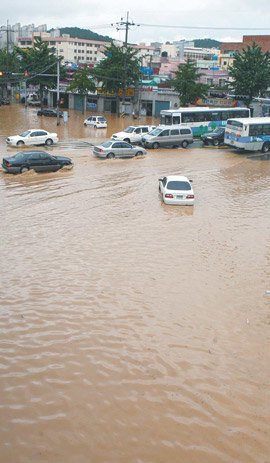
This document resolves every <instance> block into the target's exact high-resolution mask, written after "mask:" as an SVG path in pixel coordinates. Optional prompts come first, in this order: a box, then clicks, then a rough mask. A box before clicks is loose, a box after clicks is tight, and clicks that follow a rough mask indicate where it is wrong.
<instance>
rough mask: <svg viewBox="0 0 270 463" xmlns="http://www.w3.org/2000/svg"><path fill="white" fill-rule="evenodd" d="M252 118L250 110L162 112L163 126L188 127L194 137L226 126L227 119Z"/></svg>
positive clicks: (182, 110) (182, 109)
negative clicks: (184, 125)
mask: <svg viewBox="0 0 270 463" xmlns="http://www.w3.org/2000/svg"><path fill="white" fill-rule="evenodd" d="M242 117H250V109H249V108H210V107H207V106H202V107H201V108H195V107H194V108H179V109H163V110H161V111H160V124H161V125H174V124H177V125H180V124H181V125H183V124H186V125H188V126H189V127H190V128H191V129H192V132H193V135H194V137H200V136H201V135H203V134H204V133H207V132H212V131H213V130H214V129H215V128H216V127H219V126H221V125H223V126H225V125H226V121H227V119H231V118H242Z"/></svg>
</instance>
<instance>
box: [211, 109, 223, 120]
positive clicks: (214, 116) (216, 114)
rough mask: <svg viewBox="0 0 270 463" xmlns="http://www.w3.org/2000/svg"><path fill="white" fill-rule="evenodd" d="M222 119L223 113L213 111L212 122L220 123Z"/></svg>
mask: <svg viewBox="0 0 270 463" xmlns="http://www.w3.org/2000/svg"><path fill="white" fill-rule="evenodd" d="M220 118H221V113H220V111H219V112H218V111H215V112H214V111H213V112H212V113H211V121H219V120H220Z"/></svg>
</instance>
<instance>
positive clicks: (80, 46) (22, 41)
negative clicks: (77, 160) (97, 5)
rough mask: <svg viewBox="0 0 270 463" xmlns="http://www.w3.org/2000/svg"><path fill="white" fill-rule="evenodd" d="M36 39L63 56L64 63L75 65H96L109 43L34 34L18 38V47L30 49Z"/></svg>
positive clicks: (67, 36)
mask: <svg viewBox="0 0 270 463" xmlns="http://www.w3.org/2000/svg"><path fill="white" fill-rule="evenodd" d="M37 37H41V39H42V40H43V41H44V42H49V45H50V46H51V47H53V48H54V50H55V53H56V54H58V55H61V56H63V60H64V61H68V62H72V63H77V64H95V63H97V62H98V61H100V60H101V59H102V58H103V57H104V55H103V53H102V52H103V50H104V47H105V46H108V45H110V42H103V41H101V40H100V41H98V40H86V39H76V38H71V37H70V36H69V35H68V34H64V35H63V36H62V37H51V35H50V34H49V33H44V32H40V33H38V32H34V33H33V34H32V36H31V37H20V38H19V39H18V47H20V48H23V49H27V48H32V47H33V46H34V40H35V38H37Z"/></svg>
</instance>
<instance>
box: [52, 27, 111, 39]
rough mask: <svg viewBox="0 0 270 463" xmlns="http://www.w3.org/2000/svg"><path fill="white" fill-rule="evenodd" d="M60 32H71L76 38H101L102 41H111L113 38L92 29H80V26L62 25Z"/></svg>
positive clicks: (71, 35)
mask: <svg viewBox="0 0 270 463" xmlns="http://www.w3.org/2000/svg"><path fill="white" fill-rule="evenodd" d="M60 34H61V35H63V34H69V35H70V37H72V38H74V39H75V38H76V39H87V40H100V41H102V42H111V41H112V40H113V39H112V38H111V37H108V36H107V35H106V36H104V35H100V34H97V33H96V32H92V31H90V29H80V28H79V27H61V28H60Z"/></svg>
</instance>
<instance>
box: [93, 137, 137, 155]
mask: <svg viewBox="0 0 270 463" xmlns="http://www.w3.org/2000/svg"><path fill="white" fill-rule="evenodd" d="M143 154H146V150H145V149H144V148H142V147H141V146H134V145H131V144H130V143H127V142H125V141H113V140H107V141H105V142H104V143H102V145H97V146H95V147H94V155H95V156H97V157H99V158H107V159H113V158H133V157H134V156H142V155H143Z"/></svg>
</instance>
